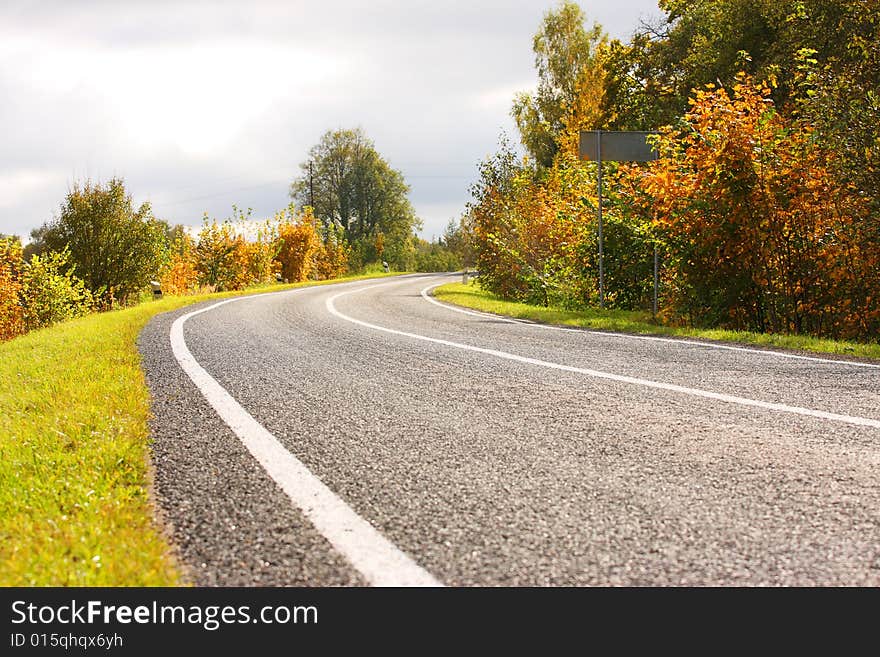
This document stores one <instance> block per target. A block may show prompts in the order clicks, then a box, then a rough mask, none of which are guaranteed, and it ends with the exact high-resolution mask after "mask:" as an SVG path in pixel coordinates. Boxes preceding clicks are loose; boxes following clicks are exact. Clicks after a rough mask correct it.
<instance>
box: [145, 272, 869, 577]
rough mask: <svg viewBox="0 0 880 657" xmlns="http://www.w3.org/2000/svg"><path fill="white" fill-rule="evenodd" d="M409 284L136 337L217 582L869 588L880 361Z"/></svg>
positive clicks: (238, 303) (266, 300)
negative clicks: (545, 322)
mask: <svg viewBox="0 0 880 657" xmlns="http://www.w3.org/2000/svg"><path fill="white" fill-rule="evenodd" d="M448 280H450V279H449V278H448V277H447V276H439V275H431V276H410V277H400V278H395V279H390V280H389V279H384V280H380V281H375V280H374V281H360V282H357V283H349V284H340V285H328V286H321V287H313V288H302V289H298V290H293V291H287V292H281V293H274V294H267V295H260V296H253V297H242V298H237V299H234V300H227V301H225V302H221V303H219V304H218V303H217V302H213V303H212V302H209V303H206V304H202V305H200V306H195V307H190V308H186V309H183V310H181V311H177V312H174V313H169V314H166V315H161V316H158V317H156V318H155V319H154V320H153V321H152V322H151V323H150V324H149V325H148V326H147V327H146V328H145V329H144V331H143V333H142V334H141V337H140V350H141V354H142V357H143V363H144V369H145V372H146V375H147V381H148V385H149V388H150V390H151V393H152V395H153V412H154V415H155V417H154V420H153V422H152V431H153V438H154V445H153V457H154V470H155V493H156V499H157V500H158V502H159V506H160V510H161V513H162V517H163V520H164V522H165V523H166V524H167V526H168V527H169V531H170V532H171V536H172V539H173V542H174V543H175V545H176V546H177V548H178V550H179V556H180V559H181V561H182V563H183V564H184V565H185V566H186V567H187V568H188V570H189V573H190V576H191V578H192V579H193V580H194V581H195V582H196V583H198V584H204V585H255V584H260V585H263V584H265V585H268V584H271V585H310V586H325V585H361V584H380V585H384V584H390V585H438V584H444V585H451V586H459V585H591V584H624V585H688V584H696V585H700V584H733V585H764V584H770V585H776V584H783V585H816V584H853V585H874V586H876V585H878V584H880V367H878V366H876V365H874V366H871V365H866V364H861V363H856V362H837V361H835V360H833V359H821V358H804V357H798V356H796V355H792V354H780V353H776V352H767V351H760V350H751V349H729V348H723V347H716V346H711V345H704V344H700V343H694V342H689V341H677V340H657V339H643V338H638V337H634V336H623V335H618V334H605V333H597V332H589V331H580V330H556V329H552V328H547V327H542V326H537V325H533V324H527V323H522V322H513V321H507V320H504V319H502V318H498V317H494V316H487V315H482V314H479V313H472V312H462V311H461V310H460V309H453V308H450V307H447V306H444V305H441V304H439V303H437V302H436V300H433V299H431V298H430V296H429V294H428V293H427V292H425V293H424V294H423V292H424V291H425V290H426V288H430V287H431V286H433V285H436V284H438V283H442V282H446V281H448Z"/></svg>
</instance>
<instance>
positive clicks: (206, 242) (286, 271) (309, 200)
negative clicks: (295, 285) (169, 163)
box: [0, 130, 465, 340]
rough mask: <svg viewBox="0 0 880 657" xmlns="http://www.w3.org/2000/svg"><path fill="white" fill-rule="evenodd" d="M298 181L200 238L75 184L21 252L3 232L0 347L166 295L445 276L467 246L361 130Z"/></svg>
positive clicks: (112, 186) (206, 222) (118, 185)
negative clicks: (154, 292)
mask: <svg viewBox="0 0 880 657" xmlns="http://www.w3.org/2000/svg"><path fill="white" fill-rule="evenodd" d="M303 172H304V176H303V177H302V178H300V179H297V180H296V181H294V183H293V185H292V187H291V196H292V198H293V199H294V201H295V203H291V205H290V206H289V207H288V208H286V209H284V210H282V211H280V212H278V213H276V214H275V216H274V217H272V218H270V219H266V220H263V221H255V220H253V219H252V217H251V214H252V213H251V211H250V210H241V209H239V208H237V207H236V206H233V214H232V216H231V217H228V218H225V219H222V220H217V219H213V218H210V217H208V216H207V215H205V217H204V218H203V222H202V227H201V228H200V229H199V230H195V229H188V228H185V227H184V226H180V225H178V226H171V225H170V224H168V223H167V222H165V221H163V220H161V219H158V218H157V217H155V216H154V214H153V211H152V208H151V206H150V204H149V203H143V204H141V205H139V206H137V207H136V206H135V205H134V203H133V201H132V198H131V195H130V194H129V193H128V192H127V191H126V188H125V183H124V181H123V180H122V179H121V178H113V179H111V180H109V181H107V182H106V183H101V182H91V181H86V182H82V183H75V184H74V185H73V186H72V188H71V189H70V190H69V192H68V194H67V195H66V197H65V199H64V202H63V203H62V204H61V207H60V209H59V211H58V213H57V214H56V216H55V217H54V218H52V219H51V220H50V221H48V222H46V223H45V224H43V225H42V226H40V227H39V228H37V229H36V230H34V231H32V233H31V241H30V242H29V243H28V244H27V245H26V246H22V242H21V240H20V239H19V238H18V237H16V236H6V235H0V340H5V339H9V338H12V337H15V336H16V335H20V334H22V333H25V332H27V331H30V330H33V329H36V328H40V327H43V326H48V325H50V324H53V323H55V322H59V321H63V320H66V319H70V318H73V317H77V316H81V315H84V314H86V313H89V312H92V311H95V310H106V309H112V308H116V307H119V306H122V305H127V304H132V303H137V302H139V301H142V300H144V299H146V298H149V297H150V296H151V292H150V283H151V282H152V281H155V282H158V283H159V284H160V287H161V289H162V291H163V293H165V294H193V293H200V292H212V291H220V290H241V289H244V288H247V287H250V286H255V285H265V284H268V283H272V282H276V281H288V282H296V281H304V280H309V279H313V280H325V279H330V278H336V277H339V276H342V275H344V274H346V273H350V272H352V273H356V272H362V271H382V270H383V263H387V264H388V266H389V268H391V269H392V270H396V271H407V270H419V271H448V270H454V269H457V268H458V267H460V264H461V253H463V252H464V251H463V249H465V246H464V244H463V240H462V236H461V232H460V230H459V228H458V226H457V223H456V222H451V223H450V227H449V228H448V231H447V234H446V235H444V238H441V239H440V240H438V241H435V242H427V241H425V240H423V239H420V238H419V237H418V236H417V235H416V233H415V231H416V230H417V229H418V228H419V227H420V222H419V220H418V218H417V217H416V215H415V212H414V210H413V208H412V205H411V204H410V202H409V199H408V193H409V187H408V186H407V185H406V182H405V181H404V178H403V175H402V174H401V173H400V172H399V171H396V170H395V169H393V168H392V167H391V166H390V165H389V164H388V162H386V161H385V160H384V159H383V158H382V157H381V156H380V155H379V154H378V153H377V152H376V150H375V147H374V146H373V143H372V142H371V141H370V140H369V139H367V137H366V136H365V135H364V134H363V132H362V131H361V130H338V131H335V132H328V133H327V134H326V135H324V137H323V138H322V139H321V141H320V143H319V144H318V145H317V146H315V147H314V148H313V149H312V151H311V152H310V154H309V160H308V162H307V163H306V164H304V165H303Z"/></svg>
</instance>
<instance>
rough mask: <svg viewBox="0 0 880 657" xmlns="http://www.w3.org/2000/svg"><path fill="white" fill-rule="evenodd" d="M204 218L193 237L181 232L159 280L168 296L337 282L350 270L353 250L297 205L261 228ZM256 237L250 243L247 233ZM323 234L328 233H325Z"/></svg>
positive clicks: (241, 220)
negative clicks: (283, 283)
mask: <svg viewBox="0 0 880 657" xmlns="http://www.w3.org/2000/svg"><path fill="white" fill-rule="evenodd" d="M237 219H238V220H237V222H233V221H231V220H225V221H222V222H217V221H215V220H209V219H207V218H206V219H205V220H204V223H203V226H202V229H201V230H200V231H199V233H198V234H197V235H196V236H195V237H192V236H190V235H189V234H188V233H187V232H186V231H184V230H178V231H176V234H175V235H174V236H173V239H172V240H171V243H170V245H169V253H168V257H167V259H166V261H165V262H164V263H163V265H162V267H161V269H160V274H159V282H160V284H161V286H162V290H163V291H165V292H167V293H169V294H190V293H193V292H201V291H220V290H241V289H244V288H246V287H249V286H251V285H259V284H263V283H268V282H271V281H275V280H278V279H282V280H285V281H288V282H297V281H304V280H308V279H315V280H324V279H329V278H336V277H337V276H341V275H342V274H344V273H345V272H346V271H347V267H348V254H349V251H350V249H349V247H348V245H347V244H346V242H345V240H344V239H342V237H341V236H340V235H339V234H338V233H336V232H334V231H333V230H321V229H320V228H319V227H318V225H317V222H316V221H315V219H314V217H313V216H312V214H311V211H310V210H309V209H308V208H307V209H306V211H305V212H303V213H301V214H297V212H296V210H295V209H294V208H293V207H290V208H288V209H287V210H284V211H282V212H279V213H277V214H276V215H275V217H274V218H273V219H271V220H267V221H265V222H263V223H262V224H259V225H258V226H256V229H255V231H254V224H253V223H252V222H250V221H249V215H247V214H245V213H239V216H238V218H237ZM248 230H250V232H255V233H256V234H255V235H254V236H253V237H252V238H251V239H248V238H247V236H246V235H245V232H247V231H248ZM322 233H323V234H322Z"/></svg>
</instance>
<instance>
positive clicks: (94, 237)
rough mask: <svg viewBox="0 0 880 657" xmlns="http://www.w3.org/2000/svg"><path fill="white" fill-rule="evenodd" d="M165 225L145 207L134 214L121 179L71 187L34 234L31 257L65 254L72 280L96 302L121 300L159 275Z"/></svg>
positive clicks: (163, 251) (141, 207)
mask: <svg viewBox="0 0 880 657" xmlns="http://www.w3.org/2000/svg"><path fill="white" fill-rule="evenodd" d="M166 230H167V224H165V222H163V221H159V220H157V219H156V218H155V217H153V213H152V210H151V209H150V204H149V203H143V204H141V206H140V207H139V208H137V209H135V208H134V206H133V205H132V199H131V195H129V194H128V193H127V192H126V190H125V183H124V182H123V180H122V179H121V178H113V179H111V180H110V181H109V182H108V183H106V184H101V183H92V182H89V181H86V182H85V183H82V184H80V183H76V184H74V186H73V189H71V190H70V191H69V192H68V194H67V197H66V198H65V200H64V203H63V204H62V206H61V210H60V212H59V214H58V216H57V217H56V218H55V219H53V220H52V221H50V222H48V223H46V224H44V225H43V226H42V227H41V228H38V229H37V230H35V231H34V232H33V233H32V234H31V236H32V238H33V240H34V242H35V247H34V249H32V251H31V252H32V253H45V251H46V250H49V251H56V252H59V253H60V252H63V251H65V250H67V251H68V252H69V254H70V266H71V267H72V269H73V272H74V274H75V275H76V276H77V277H78V278H80V279H82V280H83V281H84V282H85V285H86V287H87V288H88V289H89V290H90V291H91V292H92V293H93V294H94V295H96V296H99V297H105V298H107V299H119V300H124V299H126V298H128V297H129V296H131V295H132V294H134V293H136V292H138V291H139V290H141V289H142V288H143V287H144V286H146V285H147V284H148V283H149V281H150V279H151V278H153V277H156V276H157V275H158V271H159V268H160V266H161V264H162V262H163V259H164V257H165V249H166V239H165V234H166Z"/></svg>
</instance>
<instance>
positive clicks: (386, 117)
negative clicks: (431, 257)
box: [0, 0, 656, 237]
mask: <svg viewBox="0 0 880 657" xmlns="http://www.w3.org/2000/svg"><path fill="white" fill-rule="evenodd" d="M553 4H554V3H552V2H548V1H542V2H537V1H525V0H521V1H513V2H511V1H507V2H500V1H492V2H457V1H456V2H444V3H437V2H392V1H390V0H384V1H378V2H375V1H374V2H370V3H364V2H324V3H315V2H260V3H241V2H222V3H217V2H211V3H203V2H185V3H181V2H167V3H166V2H159V3H157V2H154V1H150V2H125V3H118V2H97V1H96V2H77V3H70V2H64V1H61V2H44V3H33V2H15V1H13V2H6V3H4V4H3V6H2V8H0V97H2V98H3V99H4V102H3V103H2V104H0V125H2V126H3V127H4V135H3V137H2V141H0V232H16V233H19V234H26V233H28V232H29V231H30V230H31V229H32V228H35V227H36V226H38V225H39V224H41V223H42V222H43V221H45V220H47V219H49V218H50V217H51V216H52V214H53V212H55V211H56V209H57V207H58V206H59V205H60V203H61V201H62V200H63V197H64V194H65V192H66V190H67V188H68V186H69V185H70V183H71V182H73V181H74V180H78V179H83V178H86V177H91V178H93V179H105V178H107V177H110V176H112V175H120V176H124V177H125V179H126V183H127V186H128V188H129V189H130V190H131V191H132V193H133V195H134V197H135V199H136V200H137V201H140V200H146V199H149V200H151V202H152V203H153V204H154V208H155V210H156V213H157V214H158V215H159V216H161V217H163V218H166V219H168V220H170V221H173V222H178V223H185V224H191V225H192V224H196V223H198V222H199V220H200V217H201V215H202V213H203V212H204V211H207V212H209V213H210V214H211V215H212V216H218V217H222V216H226V215H228V214H229V211H230V208H231V205H232V203H236V204H237V205H239V206H240V207H252V208H254V212H255V215H257V216H258V217H264V216H269V215H271V214H272V213H273V212H274V211H276V210H278V209H280V208H282V207H284V206H285V205H286V204H287V202H288V198H287V188H288V184H289V182H290V180H291V179H292V178H293V176H295V175H297V174H298V172H299V166H298V165H299V164H300V162H302V161H303V160H304V159H305V157H306V153H307V151H308V149H309V148H310V147H311V146H312V145H313V144H314V143H315V142H316V141H317V140H318V138H319V137H320V135H321V134H322V133H323V132H324V131H326V130H328V129H332V128H337V127H343V126H344V127H351V126H358V125H359V126H361V127H363V128H364V129H365V131H366V132H367V134H368V135H370V137H371V138H373V139H374V140H375V142H376V145H377V148H378V149H379V151H380V152H381V153H382V154H383V155H385V157H386V158H387V159H389V161H390V162H391V163H392V165H393V166H395V167H397V168H399V169H401V170H402V171H403V172H404V175H405V176H406V178H407V180H408V181H409V183H410V184H411V186H412V195H411V198H412V200H413V203H414V205H415V207H416V210H417V211H418V212H419V214H420V216H422V218H423V219H424V222H425V227H424V230H423V234H424V235H425V236H427V237H430V236H432V235H438V234H439V233H440V232H441V231H442V228H443V226H444V225H445V223H446V222H447V221H448V220H449V219H450V218H451V217H454V216H456V215H457V214H459V213H460V212H461V210H462V209H463V207H464V204H465V202H466V201H467V187H468V185H469V183H470V182H472V180H473V179H474V178H475V176H476V169H477V164H478V162H479V161H480V160H481V159H482V158H484V157H485V156H486V155H488V154H489V153H490V152H492V151H493V150H494V148H495V145H496V142H497V137H498V134H499V131H500V130H501V129H507V130H508V131H512V123H511V121H510V118H509V116H508V111H509V108H510V102H511V99H512V96H513V93H514V92H515V91H517V90H522V89H525V88H528V87H529V86H531V85H532V84H533V83H534V71H533V67H532V53H531V50H530V45H531V37H532V35H533V33H534V31H535V30H536V28H537V26H538V24H539V22H540V19H541V16H542V15H543V13H544V12H545V11H547V9H549V8H551V7H552V6H553ZM584 8H585V10H586V11H587V13H588V15H589V16H590V17H591V18H594V19H596V20H598V21H599V22H600V23H602V24H603V26H604V27H605V28H606V29H607V30H608V31H609V32H610V33H611V34H612V35H614V36H620V37H626V36H628V35H629V34H630V33H631V32H632V31H633V30H634V29H635V28H636V27H637V25H638V21H639V18H640V16H643V15H647V14H650V13H652V12H654V13H656V8H655V3H654V2H653V0H620V1H619V2H616V3H613V4H612V3H605V2H603V3H591V4H584Z"/></svg>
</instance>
